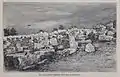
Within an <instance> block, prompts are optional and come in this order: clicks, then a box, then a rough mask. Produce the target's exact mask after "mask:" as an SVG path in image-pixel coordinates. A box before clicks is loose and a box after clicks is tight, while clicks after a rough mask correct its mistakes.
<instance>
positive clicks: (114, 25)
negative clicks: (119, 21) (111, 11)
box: [113, 20, 116, 28]
mask: <svg viewBox="0 0 120 77" xmlns="http://www.w3.org/2000/svg"><path fill="white" fill-rule="evenodd" d="M113 28H116V20H114V21H113Z"/></svg>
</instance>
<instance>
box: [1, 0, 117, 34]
mask: <svg viewBox="0 0 120 77" xmlns="http://www.w3.org/2000/svg"><path fill="white" fill-rule="evenodd" d="M3 12H4V15H3V21H4V28H6V27H14V28H15V29H16V30H17V32H18V34H31V33H36V32H37V31H38V30H40V29H45V30H51V29H52V28H54V27H58V26H59V25H61V24H62V25H64V26H65V27H68V26H70V25H75V26H77V27H79V28H81V27H83V26H85V27H86V28H91V27H92V26H93V25H95V24H97V23H99V22H104V21H106V22H107V21H109V20H110V19H112V20H113V19H116V4H115V3H40V2H5V3H4V6H3ZM27 25H31V26H27Z"/></svg>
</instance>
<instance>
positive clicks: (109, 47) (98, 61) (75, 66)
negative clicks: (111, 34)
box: [46, 43, 116, 72]
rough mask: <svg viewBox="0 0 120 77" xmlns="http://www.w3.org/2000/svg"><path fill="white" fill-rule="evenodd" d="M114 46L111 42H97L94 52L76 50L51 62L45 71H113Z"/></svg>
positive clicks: (114, 69) (114, 63)
mask: <svg viewBox="0 0 120 77" xmlns="http://www.w3.org/2000/svg"><path fill="white" fill-rule="evenodd" d="M115 51H116V47H115V44H114V43H113V44H112V43H109V44H108V43H99V48H98V50H97V51H96V52H94V53H86V52H84V51H78V52H77V53H75V54H72V55H70V56H68V57H64V58H62V59H61V60H58V61H56V62H53V63H51V64H50V65H48V66H47V67H46V68H47V70H46V71H49V72H50V71H53V72H64V71H65V72H115V71H116V52H115Z"/></svg>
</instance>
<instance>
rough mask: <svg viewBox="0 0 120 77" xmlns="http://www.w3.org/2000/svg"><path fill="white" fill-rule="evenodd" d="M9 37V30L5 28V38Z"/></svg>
mask: <svg viewBox="0 0 120 77" xmlns="http://www.w3.org/2000/svg"><path fill="white" fill-rule="evenodd" d="M8 35H9V29H7V28H5V29H4V36H8Z"/></svg>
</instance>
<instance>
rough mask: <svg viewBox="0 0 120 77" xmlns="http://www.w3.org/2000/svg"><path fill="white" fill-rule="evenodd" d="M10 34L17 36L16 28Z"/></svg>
mask: <svg viewBox="0 0 120 77" xmlns="http://www.w3.org/2000/svg"><path fill="white" fill-rule="evenodd" d="M9 33H10V35H17V31H16V30H15V28H11V30H10V32H9Z"/></svg>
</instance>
